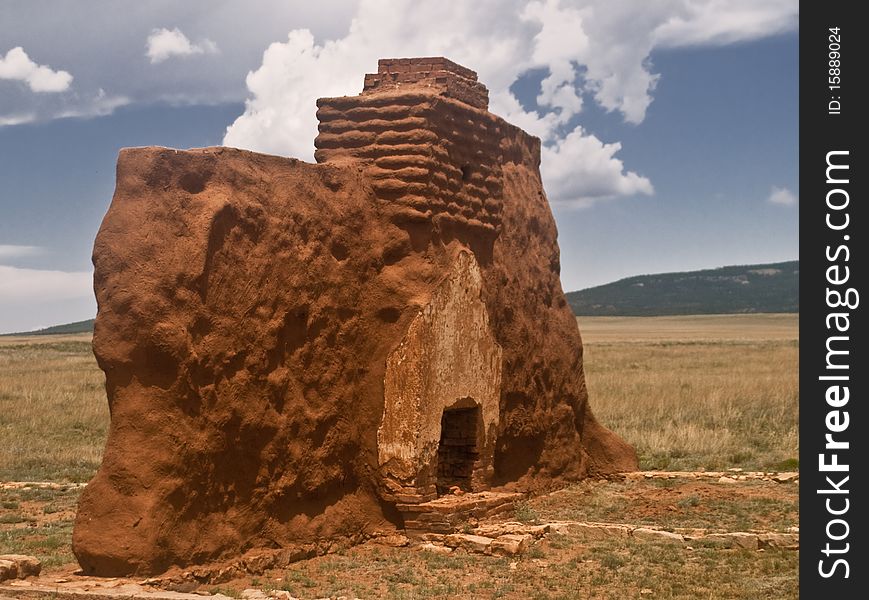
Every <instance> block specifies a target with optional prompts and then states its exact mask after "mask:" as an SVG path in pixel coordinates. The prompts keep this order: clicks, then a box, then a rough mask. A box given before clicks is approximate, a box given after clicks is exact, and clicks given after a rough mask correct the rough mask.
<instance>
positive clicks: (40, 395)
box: [0, 334, 109, 482]
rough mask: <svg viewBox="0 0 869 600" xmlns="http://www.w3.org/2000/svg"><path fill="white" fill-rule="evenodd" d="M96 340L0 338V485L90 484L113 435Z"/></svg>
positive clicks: (86, 336) (86, 337)
mask: <svg viewBox="0 0 869 600" xmlns="http://www.w3.org/2000/svg"><path fill="white" fill-rule="evenodd" d="M104 382H105V379H104V378H103V374H102V372H101V371H100V370H99V368H97V364H96V360H95V359H94V356H93V354H92V353H91V336H90V335H89V334H80V335H58V336H44V337H38V336H27V337H0V440H2V443H0V481H22V480H23V481H34V480H55V481H75V482H78V481H87V480H88V479H90V478H91V477H92V476H93V474H94V472H95V471H96V468H97V467H98V466H99V463H100V458H101V457H102V452H103V446H104V445H105V438H106V432H107V431H108V422H109V410H108V404H107V402H106V392H105V385H104Z"/></svg>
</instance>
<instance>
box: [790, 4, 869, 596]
mask: <svg viewBox="0 0 869 600" xmlns="http://www.w3.org/2000/svg"><path fill="white" fill-rule="evenodd" d="M861 6H862V5H861V4H860V3H851V2H811V3H810V2H803V3H801V6H800V9H801V12H800V265H801V267H800V270H801V271H802V272H801V273H800V313H801V314H800V592H801V596H802V597H803V598H829V599H831V600H832V599H836V600H838V599H842V600H844V599H848V598H867V597H869V562H867V556H869V553H867V551H866V549H867V546H869V532H867V531H866V528H865V526H864V523H865V517H864V515H865V512H866V510H869V507H867V505H866V497H867V492H866V490H867V489H869V486H867V484H869V443H867V442H869V426H867V418H869V416H867V410H866V403H867V402H869V398H867V397H866V390H867V385H866V381H867V379H869V363H867V362H866V353H865V346H866V344H867V339H869V327H866V319H865V318H864V317H863V313H864V312H865V310H866V308H865V307H864V306H863V303H864V302H869V295H867V294H869V292H867V290H866V288H865V285H864V281H865V279H864V273H865V271H866V268H867V265H866V262H865V258H866V257H865V251H861V250H858V248H862V247H865V245H866V240H864V239H861V238H863V237H864V236H866V235H867V234H869V228H867V223H866V220H865V219H866V218H865V216H864V215H865V211H864V210H862V208H863V206H862V205H863V203H864V202H866V201H867V198H866V194H865V191H866V184H865V179H866V177H867V173H866V169H865V164H866V153H865V151H864V148H865V146H866V142H865V141H864V139H863V136H865V135H867V133H866V129H865V127H863V121H864V119H863V114H864V113H865V112H866V111H867V109H869V105H867V101H866V94H865V92H864V90H865V89H866V84H865V82H864V81H863V79H864V77H865V75H864V73H865V69H866V67H867V66H869V49H867V44H866V38H867V37H869V31H867V30H866V24H865V22H864V21H863V20H862V19H861V18H860V17H859V16H858V14H857V13H858V9H859V8H861ZM864 292H865V293H864Z"/></svg>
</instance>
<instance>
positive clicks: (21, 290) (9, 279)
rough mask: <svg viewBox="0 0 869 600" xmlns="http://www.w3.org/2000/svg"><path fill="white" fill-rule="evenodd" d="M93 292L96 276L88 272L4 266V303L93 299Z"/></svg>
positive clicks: (0, 271) (0, 280)
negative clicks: (91, 297)
mask: <svg viewBox="0 0 869 600" xmlns="http://www.w3.org/2000/svg"><path fill="white" fill-rule="evenodd" d="M93 293H94V292H93V274H92V273H90V272H88V271H48V270H42V269H21V268H18V267H10V266H7V265H0V302H5V301H12V300H33V301H36V302H38V301H40V299H49V298H50V299H54V300H66V299H72V298H82V297H89V296H93Z"/></svg>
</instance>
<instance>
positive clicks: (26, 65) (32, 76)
mask: <svg viewBox="0 0 869 600" xmlns="http://www.w3.org/2000/svg"><path fill="white" fill-rule="evenodd" d="M0 79H11V80H13V81H21V82H24V83H26V84H27V86H28V87H29V88H30V90H31V91H33V92H44V93H49V92H65V91H66V90H67V89H69V86H70V84H71V83H72V75H70V74H69V73H67V72H66V71H55V70H54V69H52V68H51V67H48V66H46V65H40V64H37V63H35V62H34V61H33V60H32V59H31V58H30V57H29V56H27V53H26V52H25V51H24V48H22V47H21V46H16V47H15V48H12V49H11V50H9V51H8V52H7V53H6V56H3V55H2V54H0Z"/></svg>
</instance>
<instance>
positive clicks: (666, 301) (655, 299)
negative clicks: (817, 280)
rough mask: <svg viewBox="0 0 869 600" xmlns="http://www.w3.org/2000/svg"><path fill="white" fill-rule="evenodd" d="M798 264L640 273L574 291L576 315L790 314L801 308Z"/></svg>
mask: <svg viewBox="0 0 869 600" xmlns="http://www.w3.org/2000/svg"><path fill="white" fill-rule="evenodd" d="M799 290H800V263H799V261H796V260H794V261H789V262H781V263H770V264H762V265H741V266H730V267H721V268H720V269H706V270H703V271H688V272H683V273H659V274H657V275H639V276H637V277H628V278H627V279H620V280H619V281H616V282H613V283H608V284H606V285H600V286H597V287H592V288H588V289H585V290H580V291H578V292H570V293H568V294H567V301H568V302H569V303H570V307H571V308H572V309H573V312H574V313H575V314H576V315H578V316H663V315H706V314H738V313H790V312H799V310H800V297H799Z"/></svg>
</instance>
